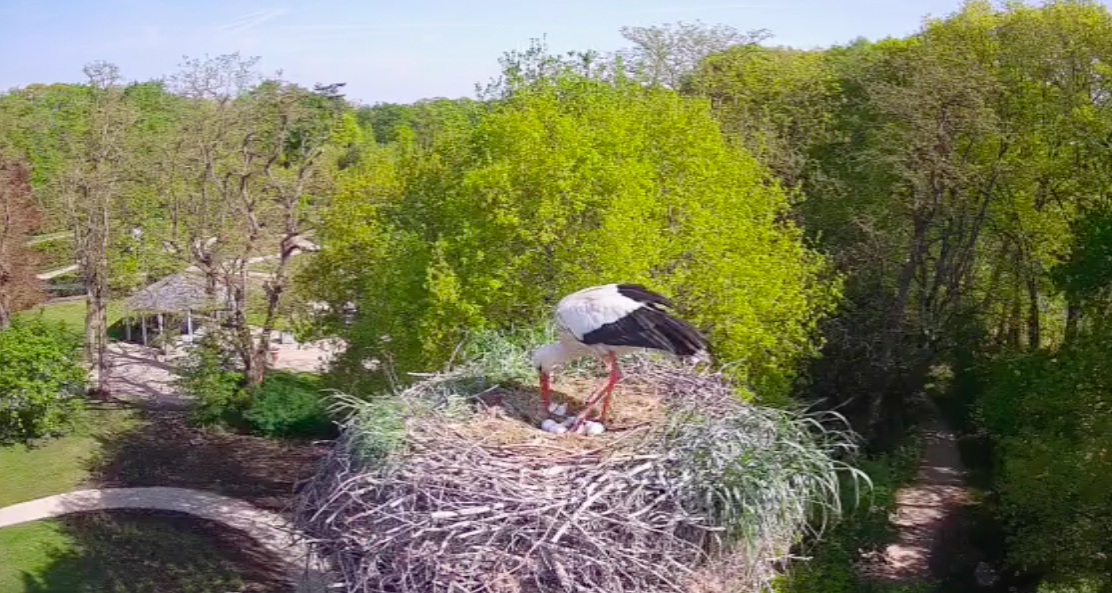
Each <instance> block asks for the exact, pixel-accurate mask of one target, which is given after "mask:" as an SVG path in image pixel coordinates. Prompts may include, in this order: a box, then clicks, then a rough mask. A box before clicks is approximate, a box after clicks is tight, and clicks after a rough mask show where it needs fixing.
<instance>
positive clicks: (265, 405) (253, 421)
mask: <svg viewBox="0 0 1112 593" xmlns="http://www.w3.org/2000/svg"><path fill="white" fill-rule="evenodd" d="M320 388H321V385H320V378H319V377H317V376H316V375H309V374H304V373H301V374H293V373H288V372H279V371H271V372H270V373H268V374H267V377H266V380H265V381H264V382H263V384H262V385H261V386H259V387H258V388H257V389H256V390H255V394H254V397H253V398H252V401H251V405H250V406H249V407H248V408H247V410H246V411H245V412H244V413H243V417H244V418H245V419H246V420H247V422H248V423H249V424H250V425H251V427H252V428H253V429H254V430H255V431H257V432H259V433H261V434H264V435H267V436H272V437H327V436H329V435H330V434H331V433H332V429H333V424H332V421H331V419H330V418H329V417H328V410H327V409H326V408H325V403H324V400H323V397H322V395H321V392H320Z"/></svg>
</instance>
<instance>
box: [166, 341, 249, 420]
mask: <svg viewBox="0 0 1112 593" xmlns="http://www.w3.org/2000/svg"><path fill="white" fill-rule="evenodd" d="M234 368H235V366H234V362H233V360H232V358H231V356H230V355H229V353H228V350H227V349H226V348H224V347H223V346H222V345H221V344H220V342H219V341H218V339H217V338H216V337H215V336H214V335H209V336H205V338H204V339H202V340H201V341H200V342H199V343H198V344H197V346H196V347H195V348H193V349H191V350H190V352H189V355H188V356H186V358H185V360H184V361H183V362H182V363H181V364H180V365H178V367H177V368H176V369H175V372H176V373H177V375H178V379H177V381H175V383H174V385H175V387H177V388H178V389H179V390H181V392H182V393H184V394H186V395H189V396H192V397H193V398H194V399H195V400H196V401H195V403H194V405H193V407H192V408H191V409H190V413H189V418H190V420H191V421H192V422H194V423H196V424H201V425H208V424H218V423H222V422H223V423H238V421H239V419H240V418H241V414H242V411H243V409H244V407H245V406H246V404H247V401H248V398H247V393H246V392H245V391H244V389H243V374H242V373H239V372H236V371H235V370H233V369H234Z"/></svg>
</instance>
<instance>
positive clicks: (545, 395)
mask: <svg viewBox="0 0 1112 593" xmlns="http://www.w3.org/2000/svg"><path fill="white" fill-rule="evenodd" d="M539 372H540V374H541V402H542V403H543V404H544V411H543V412H541V413H542V414H547V413H548V404H549V403H550V402H549V398H550V397H551V391H552V386H551V385H550V384H549V381H548V373H546V372H545V371H544V370H539Z"/></svg>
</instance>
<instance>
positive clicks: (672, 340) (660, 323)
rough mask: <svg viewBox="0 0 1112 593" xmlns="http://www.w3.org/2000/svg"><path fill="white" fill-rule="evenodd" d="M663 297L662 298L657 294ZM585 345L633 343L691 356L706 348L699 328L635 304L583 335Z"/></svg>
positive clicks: (630, 344)
mask: <svg viewBox="0 0 1112 593" xmlns="http://www.w3.org/2000/svg"><path fill="white" fill-rule="evenodd" d="M661 298H663V297H661ZM582 342H583V343H584V344H588V345H595V344H606V345H609V346H633V347H638V348H652V349H655V350H664V351H666V352H671V353H672V354H676V355H679V356H691V355H693V354H695V353H697V352H699V351H700V350H705V349H706V348H707V340H706V338H705V337H703V335H702V334H701V333H699V330H697V329H695V328H694V327H691V325H689V324H688V323H687V322H685V321H683V320H680V319H676V318H675V317H672V316H671V315H668V314H667V313H665V312H664V311H661V310H660V309H657V308H655V307H652V306H644V307H639V308H637V309H635V310H634V311H632V312H631V313H629V314H628V315H626V316H625V317H622V318H621V319H618V320H617V321H614V322H612V323H607V324H606V325H603V326H602V327H599V328H598V329H595V330H594V331H591V332H589V333H587V334H586V335H584V336H583V338H582Z"/></svg>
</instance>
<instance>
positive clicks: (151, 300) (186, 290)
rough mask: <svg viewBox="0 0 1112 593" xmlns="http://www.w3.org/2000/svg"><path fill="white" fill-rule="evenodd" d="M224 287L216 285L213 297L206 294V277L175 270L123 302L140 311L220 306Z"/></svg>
mask: <svg viewBox="0 0 1112 593" xmlns="http://www.w3.org/2000/svg"><path fill="white" fill-rule="evenodd" d="M223 295H224V291H223V290H221V287H220V286H217V290H216V300H213V299H210V298H209V297H208V295H207V294H205V279H204V278H202V277H200V276H196V275H193V274H174V275H172V276H167V277H165V278H163V279H162V280H159V281H158V282H155V283H154V284H151V285H150V286H148V287H146V288H144V289H143V290H140V291H139V292H137V293H135V294H133V295H131V296H130V297H128V298H127V300H126V301H124V304H125V306H126V307H127V308H128V309H131V310H132V311H136V312H140V313H185V312H186V311H211V310H213V309H221V308H223V306H222V305H221V301H222V300H223V299H222V298H221V297H223Z"/></svg>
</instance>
